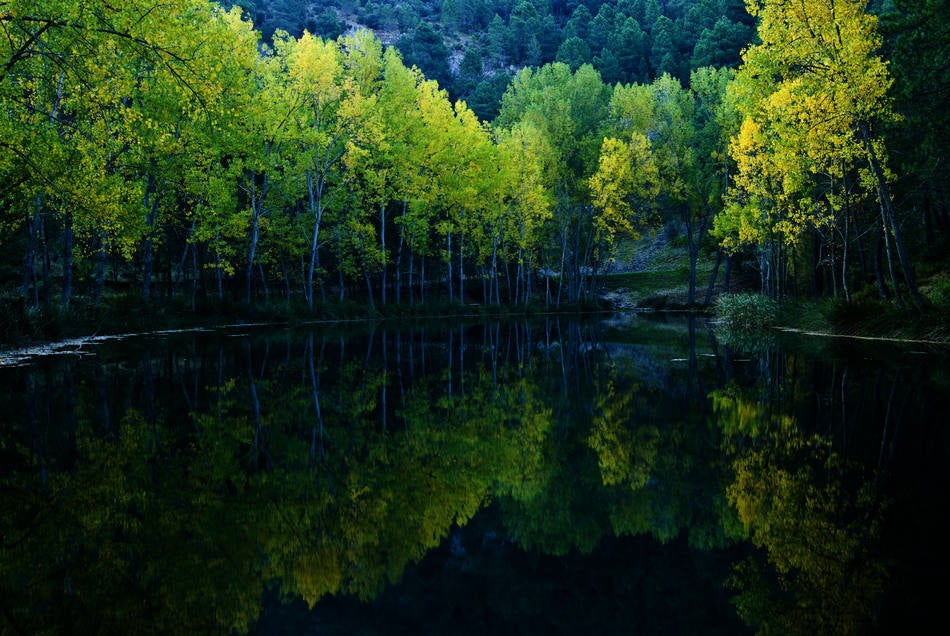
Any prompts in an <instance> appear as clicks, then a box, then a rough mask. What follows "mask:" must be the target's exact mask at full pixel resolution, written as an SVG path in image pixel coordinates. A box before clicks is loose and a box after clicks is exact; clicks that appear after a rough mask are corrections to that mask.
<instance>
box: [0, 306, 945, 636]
mask: <svg viewBox="0 0 950 636" xmlns="http://www.w3.org/2000/svg"><path fill="white" fill-rule="evenodd" d="M698 333H699V334H700V335H701V336H702V337H697V330H696V324H695V323H694V322H692V321H690V322H689V323H688V324H685V325H681V324H679V323H676V324H667V323H663V322H661V321H659V322H646V321H643V323H642V324H639V325H638V326H637V328H636V329H630V328H626V329H616V328H614V327H611V326H610V325H605V324H601V323H593V322H592V323H588V324H582V323H577V322H570V321H563V320H561V321H559V320H554V319H549V320H542V321H540V322H537V323H524V322H522V323H514V322H512V323H502V322H495V323H484V324H473V325H456V326H452V327H449V328H446V327H444V326H440V325H439V326H425V327H423V326H420V327H417V328H414V329H409V330H398V329H394V328H385V327H384V326H377V327H375V328H374V329H371V330H363V331H361V332H356V331H351V332H347V331H342V330H339V329H332V328H321V329H312V330H291V329H284V330H255V331H252V332H248V333H235V332H220V333H210V334H200V333H199V334H190V335H185V336H178V337H165V338H140V339H132V340H126V341H122V342H120V343H111V344H104V345H102V346H100V347H98V348H97V349H96V352H95V353H96V355H94V356H86V357H81V358H73V357H61V358H54V359H44V360H38V361H35V362H34V363H33V364H31V365H29V366H25V367H19V368H15V369H10V368H7V369H2V374H3V375H2V378H0V379H2V380H3V382H2V384H0V386H2V389H0V391H3V395H2V398H3V399H2V402H3V404H5V405H7V408H6V413H5V421H6V425H5V427H4V429H3V433H2V437H0V442H2V443H0V454H2V460H3V462H2V467H3V468H2V472H0V485H2V489H0V506H2V508H3V510H4V511H5V513H4V515H3V517H2V519H0V532H2V543H0V556H2V560H0V586H2V587H0V591H2V595H0V597H2V600H0V607H2V613H0V617H2V618H0V620H2V624H3V625H4V630H3V631H4V632H8V631H9V632H11V633H17V632H26V633H36V632H40V631H44V630H51V631H54V632H55V631H83V632H124V633H128V632H136V633H149V632H161V633H168V632H182V631H188V632H210V633H217V632H238V633H244V632H247V631H248V630H249V629H253V628H254V626H255V625H267V624H268V621H269V620H271V618H272V616H273V612H269V613H266V614H265V615H264V616H263V618H262V614H261V611H262V600H263V599H268V598H270V599H283V600H284V601H287V602H290V601H293V600H294V599H298V602H302V603H305V604H306V605H307V606H308V607H316V608H317V614H319V612H320V611H337V612H338V614H337V616H338V617H341V616H344V614H345V612H343V610H342V609H340V608H341V607H344V606H343V605H340V604H341V603H344V604H345V603H346V602H347V601H345V600H344V599H346V598H349V597H354V598H359V599H362V600H363V601H364V602H367V603H369V602H371V601H373V599H376V605H375V606H374V607H376V608H377V609H376V610H374V611H379V612H383V611H385V608H386V607H390V608H393V607H397V606H400V603H395V602H393V601H391V600H387V599H390V598H391V595H392V594H393V593H398V592H394V591H393V590H399V589H402V590H403V592H402V594H410V595H412V594H416V595H419V596H420V597H426V598H428V597H429V596H431V595H432V594H433V593H434V591H433V589H432V588H426V583H425V577H424V576H422V574H420V573H424V572H426V571H436V572H439V573H441V574H443V575H444V576H443V577H442V578H439V579H436V580H438V581H440V583H439V584H438V586H437V587H439V588H440V589H442V590H443V591H445V593H451V592H450V591H451V590H453V589H455V590H456V593H458V594H465V593H466V592H465V590H466V589H468V588H465V587H464V585H463V584H462V583H461V581H463V580H469V581H471V580H475V579H473V578H472V577H475V576H476V575H475V574H474V572H476V571H478V572H480V574H478V575H477V576H481V577H483V578H482V579H480V580H482V581H491V582H490V583H489V582H484V583H483V584H482V587H481V588H480V589H481V592H480V594H482V597H483V601H484V603H489V604H490V607H489V606H484V607H482V609H481V610H476V609H475V608H474V607H473V605H475V604H477V603H476V601H475V600H473V598H468V599H466V600H465V601H464V602H463V603H461V604H460V605H459V607H465V608H467V610H466V613H467V615H469V617H470V618H471V616H473V615H474V614H475V613H477V612H478V611H480V612H482V614H487V613H489V612H490V613H491V614H492V615H494V616H495V619H494V622H490V621H489V622H486V620H487V619H485V618H484V617H482V618H481V619H478V620H475V619H472V620H473V622H472V625H473V626H474V627H478V626H480V627H481V628H490V627H492V626H494V628H497V627H498V626H499V625H507V626H508V627H510V628H512V629H515V628H516V627H517V626H519V625H521V623H520V622H519V621H523V620H526V619H525V617H533V618H532V619H531V620H535V621H537V620H539V619H538V617H539V616H542V615H543V616H546V617H547V619H546V620H549V621H552V622H550V624H548V627H549V628H550V630H549V631H559V629H558V628H560V629H561V630H562V631H566V630H567V629H568V627H570V628H572V629H577V628H581V627H589V628H596V627H597V626H598V625H599V626H600V627H601V628H605V626H610V627H606V629H608V630H609V629H614V628H617V626H618V625H628V626H630V627H638V628H640V629H648V630H652V631H661V630H659V629H657V628H658V626H659V624H660V623H659V622H658V621H661V619H660V618H659V616H660V614H662V613H663V612H664V611H666V612H667V613H668V614H670V615H669V616H668V617H667V618H664V619H663V620H667V621H668V623H664V624H665V625H667V626H675V625H678V626H679V629H680V630H682V629H684V628H686V629H691V628H695V629H703V630H704V631H706V632H710V631H716V629H722V630H723V631H724V632H725V633H734V632H735V631H736V630H737V629H739V625H737V624H736V622H735V621H736V620H737V616H738V617H741V619H742V620H744V621H746V622H747V623H748V624H749V625H750V626H752V627H753V628H757V629H763V630H765V631H775V630H777V631H780V632H791V631H803V630H807V631H811V632H814V633H830V632H833V633H847V632H849V631H850V632H862V631H865V630H866V629H868V627H869V626H870V625H873V623H874V621H875V619H876V618H877V615H878V614H879V613H880V607H881V605H880V599H881V595H882V593H883V591H885V590H886V589H887V580H888V578H887V573H888V569H887V567H886V566H885V564H886V561H885V560H884V553H885V552H886V551H887V546H885V545H883V544H882V539H881V536H882V528H883V527H884V525H885V521H886V515H887V512H888V509H889V508H888V506H887V502H888V501H889V498H888V497H887V496H885V494H886V492H887V488H886V487H887V485H888V483H889V481H888V479H887V477H889V476H890V474H891V473H892V472H893V468H894V461H893V452H894V448H895V446H894V443H895V433H894V431H895V429H896V428H897V427H898V426H899V425H901V423H902V422H906V421H908V418H910V419H911V420H913V418H914V417H916V412H909V411H911V410H912V409H911V408H910V407H908V403H910V405H911V407H913V406H914V405H915V404H916V402H914V401H913V397H912V394H913V391H915V390H916V391H923V390H924V388H923V386H924V385H925V384H927V382H928V381H929V377H930V376H920V377H917V378H916V380H917V381H916V382H915V383H914V384H912V385H908V384H905V383H899V382H897V381H896V379H893V378H894V377H896V376H890V375H888V374H889V373H891V370H888V369H883V368H881V367H877V368H876V369H875V371H876V374H875V373H874V372H872V373H868V372H867V369H854V368H853V367H852V366H849V365H848V364H847V363H846V362H840V363H837V362H836V363H834V364H831V365H829V363H828V362H827V361H825V360H822V359H821V358H820V357H814V356H812V355H810V354H804V353H791V352H789V351H784V352H783V351H781V350H776V349H775V348H766V349H764V350H762V351H759V352H758V353H756V354H755V356H754V357H753V358H741V357H737V356H735V355H733V352H732V351H731V349H730V348H729V347H723V346H721V345H718V346H717V344H716V341H715V339H714V338H712V337H711V334H709V337H708V338H707V337H706V334H707V332H706V331H705V330H704V329H703V327H702V326H700V331H699V332H698ZM707 343H708V344H707ZM756 362H757V363H758V364H756ZM893 372H894V373H897V371H893ZM829 376H830V377H829ZM829 386H831V387H832V388H831V389H828V388H827V387H829ZM869 387H871V388H873V389H874V391H876V392H875V393H874V395H877V396H878V400H877V401H875V400H860V399H858V398H857V397H856V396H861V395H862V394H867V393H868V391H869ZM909 392H910V393H909ZM921 395H923V394H921ZM882 400H883V401H884V402H885V403H882V402H881V401H882ZM898 403H900V404H903V406H901V407H898V406H896V405H897V404H898ZM881 413H884V414H885V415H884V416H882V415H881ZM875 417H876V419H875ZM882 417H883V419H882ZM859 422H860V424H859ZM905 426H906V425H905ZM875 436H876V437H875ZM872 438H873V439H872ZM486 507H487V508H486ZM479 515H480V516H479ZM473 518H476V521H475V522H472V524H471V525H467V524H469V523H470V522H471V520H472V519H473ZM479 519H480V520H479ZM486 519H491V520H494V522H493V523H494V525H490V524H489V525H486V524H488V522H487V521H485V520H486ZM489 526H490V527H489ZM450 534H452V536H451V537H450ZM615 537H616V538H615ZM624 537H627V539H624ZM632 537H633V538H632ZM463 538H464V541H463ZM634 538H635V539H634ZM630 541H634V543H630ZM644 542H648V543H649V544H650V545H653V546H657V545H670V546H679V547H678V549H681V550H682V552H679V553H678V554H682V555H689V554H692V555H693V556H692V557H686V560H682V559H680V558H679V557H678V559H679V560H677V564H678V565H676V567H672V566H671V568H672V569H668V570H667V573H666V574H659V573H658V570H656V568H655V567H652V566H649V563H653V565H654V566H655V562H656V561H655V559H654V558H652V557H648V556H647V553H645V552H643V550H644V549H645V548H644V546H645V545H646V543H644ZM657 542H659V543H657ZM637 546H639V547H637ZM427 555H428V556H427ZM531 555H536V556H534V557H532V556H531ZM611 555H612V556H611ZM701 555H708V556H701ZM715 555H719V556H715ZM729 559H732V560H733V561H735V565H734V567H733V566H729V565H728V560H729ZM433 560H434V561H433ZM420 562H421V563H422V565H421V566H413V565H412V564H418V563H420ZM686 562H690V563H691V565H689V566H685V569H684V565H683V564H684V563H686ZM433 563H437V564H438V565H436V566H433V565H432V564H433ZM426 564H428V565H426ZM519 564H520V565H519ZM407 567H408V568H409V575H408V580H406V578H407V574H406V572H407ZM420 567H421V568H423V569H422V570H420V569H419V568H420ZM651 567H652V569H651ZM539 568H540V570H539ZM545 568H549V569H551V571H552V572H555V573H554V574H552V573H551V572H549V573H548V576H545V577H541V578H539V576H540V575H539V572H543V571H546V570H545ZM565 568H566V569H565ZM572 568H573V569H572ZM584 568H588V569H587V570H585V569H584ZM646 571H649V572H650V575H649V579H648V580H646V581H645V580H644V579H643V576H644V572H646ZM677 571H678V572H680V573H681V574H682V573H683V572H686V571H689V572H691V574H688V575H686V579H684V578H683V577H682V576H680V577H679V578H677V576H676V575H674V574H672V572H677ZM556 572H561V573H562V575H560V576H561V577H562V578H563V577H566V579H565V580H570V581H572V583H570V585H572V586H574V587H571V588H570V589H571V591H570V593H569V594H568V597H565V596H564V595H565V593H566V592H565V590H564V585H568V584H567V583H565V582H564V581H561V582H560V583H557V581H558V578H559V575H557V574H556ZM565 572H573V573H574V574H572V575H567V574H564V573H565ZM462 574H464V575H465V576H462ZM466 577H468V578H466ZM519 577H520V578H519ZM552 577H553V578H552ZM542 578H543V580H542ZM727 579H728V581H729V583H730V585H731V588H729V589H730V590H731V592H727V591H724V590H723V587H722V586H723V584H725V583H726V581H727ZM684 580H688V581H687V583H686V585H685V587H687V588H688V587H690V586H692V588H691V589H690V591H688V592H683V591H682V590H680V591H679V592H674V591H672V590H673V589H674V588H675V585H674V583H673V581H677V583H678V584H679V585H681V586H683V585H684ZM699 580H702V583H701V584H697V581H699ZM592 581H599V583H594V582H592ZM606 582H609V584H607V583H606ZM400 584H401V585H402V586H403V587H401V588H400V587H393V586H397V585H400ZM506 586H508V587H506ZM495 588H497V589H510V590H512V593H511V594H509V595H501V594H494V593H490V592H486V590H487V589H495ZM555 589H556V590H557V591H555ZM684 589H685V588H684ZM531 590H534V591H531ZM580 590H585V591H583V592H581V591H580ZM637 590H639V592H638V591H637ZM469 591H470V590H469ZM638 594H639V595H640V596H639V597H638V598H641V599H646V598H649V599H651V600H650V602H647V601H643V602H642V603H640V604H639V605H638V604H637V603H632V602H631V601H630V598H631V597H632V596H637V595H638ZM727 594H732V595H733V596H734V604H735V609H734V610H731V611H732V612H735V610H738V612H737V614H736V613H734V614H733V616H732V617H731V618H730V617H728V616H725V614H728V613H729V602H728V597H727ZM595 597H596V598H597V599H599V600H598V601H596V602H594V601H593V599H594V598H595ZM674 597H675V599H676V602H679V603H681V609H679V610H676V611H673V612H669V611H668V610H662V609H658V608H662V607H663V606H664V604H666V606H667V607H669V604H670V603H672V602H674V601H673V600H670V599H671V598H674ZM567 598H571V599H574V601H570V600H567ZM580 599H586V600H584V601H583V603H581V601H580ZM624 599H627V600H624ZM661 599H666V600H661ZM402 605H405V603H402ZM542 605H543V607H542ZM582 606H586V607H587V608H588V609H591V608H594V607H595V606H596V607H597V608H599V609H598V610H597V611H599V612H600V613H601V614H602V616H600V617H591V616H589V615H587V613H585V610H583V609H582ZM686 606H691V607H692V609H691V610H689V611H687V610H685V609H683V608H685V607H686ZM365 607H369V606H364V608H365ZM321 608H324V609H321ZM326 608H329V609H326ZM333 608H336V609H333ZM618 608H626V609H618ZM698 608H701V609H698ZM400 611H403V612H404V611H405V610H404V609H403V610H400ZM339 612H343V613H339ZM571 612H573V613H571ZM656 612H660V614H656ZM651 613H652V618H650V616H651ZM436 614H437V612H436V613H430V614H429V615H428V617H416V618H415V619H414V620H416V621H422V622H419V623H417V624H415V625H414V627H415V628H423V629H425V622H424V621H426V620H428V621H438V620H442V619H444V620H446V621H448V620H450V619H449V618H447V617H442V619H440V618H439V616H437V615H436ZM569 614H570V616H569ZM581 616H584V621H586V622H584V621H581V622H578V621H579V617H581ZM519 617H520V618H519ZM711 617H715V618H711ZM555 619H556V620H555ZM341 620H342V619H341ZM598 621H600V622H598ZM651 621H652V622H651ZM711 621H712V622H711ZM684 626H685V627H684ZM474 627H473V628H474ZM380 631H386V630H385V629H382V630H380Z"/></svg>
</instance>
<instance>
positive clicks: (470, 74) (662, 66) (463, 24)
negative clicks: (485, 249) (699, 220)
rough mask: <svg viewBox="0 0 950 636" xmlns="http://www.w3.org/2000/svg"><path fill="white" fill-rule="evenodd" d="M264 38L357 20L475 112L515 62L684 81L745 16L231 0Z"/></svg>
mask: <svg viewBox="0 0 950 636" xmlns="http://www.w3.org/2000/svg"><path fill="white" fill-rule="evenodd" d="M221 4H222V5H224V6H225V7H230V6H234V5H238V6H240V7H242V8H243V9H244V11H245V12H246V14H247V15H249V16H250V17H251V18H252V19H253V21H254V24H255V26H256V27H257V28H258V29H260V30H261V32H262V33H263V36H264V38H265V39H267V38H270V37H271V36H272V35H273V33H274V31H275V30H277V29H282V30H285V31H287V32H289V33H291V34H292V35H295V36H299V35H300V34H301V33H302V32H303V31H304V30H307V31H310V32H311V33H314V34H316V35H321V36H323V37H326V38H331V39H334V38H336V37H338V36H339V35H340V34H342V33H346V32H348V31H351V30H353V29H356V28H359V27H366V28H369V29H372V30H373V31H374V32H375V33H376V35H377V37H379V38H380V40H382V41H383V42H384V43H386V44H390V45H394V46H396V47H397V48H398V49H399V50H400V51H401V52H402V54H403V57H404V59H405V61H406V63H407V65H416V66H418V67H419V68H420V69H421V70H422V71H423V72H424V73H425V74H426V76H427V77H429V78H432V79H436V80H438V82H439V84H440V85H441V86H442V87H443V88H446V89H447V90H448V91H449V93H450V94H451V95H452V97H453V98H461V99H464V100H465V101H466V102H467V103H468V105H469V107H470V108H472V110H473V111H475V112H476V113H477V114H478V115H479V116H481V117H482V118H483V119H492V118H494V116H495V115H496V114H497V108H498V101H499V99H500V97H501V94H502V93H503V92H504V90H505V87H506V86H507V85H508V81H509V80H510V78H511V76H512V74H513V73H514V71H515V70H517V69H519V68H522V67H525V66H541V65H543V64H546V63H548V62H554V61H560V62H564V63H566V64H568V65H570V66H571V68H572V69H577V68H578V67H580V66H581V65H582V64H588V63H589V64H592V65H593V66H594V68H596V69H597V70H598V71H599V72H600V74H601V76H602V77H603V79H604V82H605V83H607V84H614V83H617V82H620V83H627V82H640V83H644V82H649V81H651V80H652V79H654V78H656V77H659V76H660V75H662V74H663V73H669V74H671V75H673V76H674V77H677V78H679V79H681V80H683V81H684V82H686V81H688V79H689V72H690V70H692V69H694V68H698V67H700V66H716V67H722V66H734V65H736V64H738V62H739V52H740V51H741V49H742V48H743V47H744V46H746V45H747V44H748V43H749V41H750V40H751V39H752V37H753V34H754V25H753V21H752V18H751V16H749V14H748V13H746V11H745V8H744V3H743V1H742V0H608V1H606V2H603V1H600V0H589V1H587V2H578V1H577V0H533V1H531V0H415V1H413V2H401V1H400V2H396V1H395V0H367V1H365V2H357V1H356V0H329V1H328V2H314V1H313V0H238V1H237V2H231V1H228V0H224V1H222V2H221Z"/></svg>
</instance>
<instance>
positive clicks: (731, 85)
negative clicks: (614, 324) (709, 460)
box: [0, 0, 950, 338]
mask: <svg viewBox="0 0 950 636" xmlns="http://www.w3.org/2000/svg"><path fill="white" fill-rule="evenodd" d="M948 17H950V16H948V10H947V7H946V2H944V1H943V0H927V1H910V0H885V1H883V2H873V3H867V2H862V1H858V0H820V1H816V2H808V3H795V4H794V6H792V5H790V4H789V3H785V2H777V1H773V0H747V1H746V2H745V3H744V4H742V3H740V2H738V1H734V0H695V1H688V0H666V1H661V0H620V1H619V2H594V1H592V2H585V3H578V2H571V1H567V2H563V1H553V2H552V1H547V2H542V1H540V0H538V1H535V2H528V1H527V0H522V1H521V2H518V3H514V2H511V1H509V0H495V2H491V0H445V1H444V2H442V3H441V4H440V3H435V4H432V3H425V2H414V3H413V2H411V3H398V4H397V3H390V2H372V1H369V2H361V1H359V0H339V1H337V2H329V3H321V4H319V5H317V4H316V3H311V2H304V1H294V0H285V1H283V2H281V1H279V0H274V1H272V2H266V1H263V0H261V1H258V2H254V1H243V2H234V3H230V2H225V3H222V4H216V3H212V2H208V1H207V0H130V1H129V2H124V3H121V6H113V5H112V4H110V3H103V2H91V1H88V0H41V1H37V0H29V1H27V0H6V1H3V2H0V30H2V37H0V69H2V70H0V107H2V109H3V113H4V116H3V117H2V118H0V175H2V179H0V184H2V185H0V248H2V250H0V322H2V323H3V324H0V332H3V334H4V337H5V338H7V337H11V335H17V333H18V329H19V328H18V327H17V325H18V324H20V322H22V321H24V320H27V321H28V320H30V319H31V318H35V317H37V316H44V315H48V314H49V313H50V312H60V315H62V314H63V312H67V313H68V312H77V311H81V310H88V311H99V308H100V307H103V306H105V305H107V304H108V302H109V301H110V299H111V300H113V301H114V300H115V299H121V302H123V303H125V304H126V305H130V306H131V305H135V306H140V307H145V308H150V307H152V308H153V307H158V306H161V307H173V308H175V309H176V311H177V310H180V311H182V312H188V311H190V312H199V311H204V310H206V309H208V308H222V307H228V306H238V305H240V306H250V305H252V304H257V303H277V302H286V303H292V304H294V305H295V306H299V307H304V308H306V310H308V311H311V312H316V311H319V308H320V307H322V306H325V305H326V304H327V303H333V302H344V301H346V300H347V299H355V300H358V302H360V303H364V304H365V305H366V306H367V307H368V308H369V310H370V311H381V310H382V309H383V308H386V307H391V306H406V305H415V304H420V303H425V302H431V301H439V302H448V303H449V304H456V305H467V304H485V305H489V304H497V305H502V304H504V305H508V306H528V305H531V304H538V305H543V306H545V307H549V308H553V307H562V306H565V305H575V306H576V305H579V304H583V303H593V302H596V299H597V296H598V293H599V290H600V289H601V286H602V284H603V280H604V277H605V276H606V275H607V272H608V271H609V268H610V266H611V264H612V263H613V261H614V260H615V259H616V257H617V250H618V248H619V247H620V246H621V245H622V244H624V243H625V242H629V241H630V240H631V239H635V238H637V237H640V236H643V235H649V234H650V233H654V232H656V231H658V230H659V228H662V227H664V226H665V227H670V228H673V230H674V231H675V233H676V235H677V240H678V241H680V242H681V243H682V244H683V245H685V246H686V247H687V249H688V254H689V265H690V266H689V274H688V276H689V279H690V281H689V300H688V304H689V305H696V304H698V300H697V294H696V288H697V285H698V284H699V283H698V282H697V262H698V261H699V260H700V259H706V260H710V261H711V260H715V262H716V268H715V269H714V270H713V276H716V275H719V274H720V268H719V263H720V262H724V263H726V265H727V267H726V268H724V270H723V272H722V275H727V273H728V272H729V271H730V267H732V268H738V267H741V268H744V269H745V271H747V272H754V274H755V275H757V276H758V282H759V291H761V292H762V293H764V294H767V295H769V296H772V297H773V298H788V297H791V298H796V297H833V298H840V299H842V300H843V301H844V302H851V301H852V300H853V299H854V298H858V299H860V298H876V299H886V300H887V301H888V302H893V303H895V304H896V305H898V306H908V307H910V306H913V307H916V308H917V310H918V311H919V312H921V313H923V312H926V311H928V310H929V308H930V307H931V306H934V305H940V304H941V303H945V302H947V300H948V299H950V277H948V276H947V275H946V274H945V273H944V269H945V264H946V262H945V251H946V250H945V246H946V240H947V232H948V229H950V219H948V216H947V206H946V198H947V197H946V193H947V186H948V183H947V173H946V171H945V170H944V169H943V165H944V163H945V159H946V157H945V154H946V148H947V143H946V141H947V114H946V112H945V109H943V108H942V105H943V104H944V103H945V102H946V98H947V92H948V85H950V84H948V78H947V72H948V71H947V68H946V66H945V65H944V64H942V63H941V61H942V60H945V59H947V57H948V56H947V53H948V51H947V48H948V41H950V38H948V37H947V28H948V27H947V24H950V21H948V19H947V18H948Z"/></svg>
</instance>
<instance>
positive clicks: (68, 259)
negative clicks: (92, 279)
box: [63, 212, 73, 307]
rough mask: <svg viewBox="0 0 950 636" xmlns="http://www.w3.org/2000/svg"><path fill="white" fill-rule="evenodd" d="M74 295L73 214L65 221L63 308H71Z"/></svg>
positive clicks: (68, 215)
mask: <svg viewBox="0 0 950 636" xmlns="http://www.w3.org/2000/svg"><path fill="white" fill-rule="evenodd" d="M72 295H73V213H72V212H66V214H65V217H64V219H63V307H69V301H70V300H71V299H72Z"/></svg>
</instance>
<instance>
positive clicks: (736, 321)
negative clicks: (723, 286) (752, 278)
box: [716, 294, 779, 329]
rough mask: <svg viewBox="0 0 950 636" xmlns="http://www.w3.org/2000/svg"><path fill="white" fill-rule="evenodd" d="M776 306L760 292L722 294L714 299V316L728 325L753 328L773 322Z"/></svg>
mask: <svg viewBox="0 0 950 636" xmlns="http://www.w3.org/2000/svg"><path fill="white" fill-rule="evenodd" d="M778 308H779V306H778V303H777V302H776V301H775V300H773V299H771V298H769V297H768V296H763V295H762V294H723V295H722V296H720V297H719V299H718V300H717V301H716V317H717V318H719V320H721V321H722V322H723V323H724V324H725V325H727V326H728V327H732V328H736V329H755V328H758V327H767V326H769V325H772V324H775V321H776V318H777V316H778Z"/></svg>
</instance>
